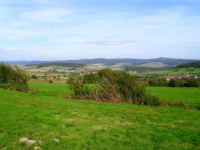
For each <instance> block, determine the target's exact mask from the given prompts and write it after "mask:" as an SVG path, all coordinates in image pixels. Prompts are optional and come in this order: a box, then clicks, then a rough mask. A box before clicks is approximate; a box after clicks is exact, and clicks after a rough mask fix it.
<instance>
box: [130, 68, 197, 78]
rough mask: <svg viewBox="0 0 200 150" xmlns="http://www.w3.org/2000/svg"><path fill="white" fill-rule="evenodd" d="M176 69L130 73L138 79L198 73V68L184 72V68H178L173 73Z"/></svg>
mask: <svg viewBox="0 0 200 150" xmlns="http://www.w3.org/2000/svg"><path fill="white" fill-rule="evenodd" d="M190 69H194V68H190ZM175 70H176V69H165V70H158V71H145V72H139V73H132V74H133V75H137V76H140V77H146V76H152V75H153V74H158V75H159V76H161V77H164V76H166V75H177V74H179V75H181V74H184V75H185V74H189V73H190V72H192V73H200V68H198V69H194V71H186V68H179V71H175Z"/></svg>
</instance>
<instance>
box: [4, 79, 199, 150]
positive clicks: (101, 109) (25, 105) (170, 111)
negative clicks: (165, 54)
mask: <svg viewBox="0 0 200 150" xmlns="http://www.w3.org/2000/svg"><path fill="white" fill-rule="evenodd" d="M29 85H30V87H37V88H38V93H37V94H35V95H33V94H27V93H20V92H11V91H6V90H2V89H0V117H1V119H0V148H1V149H7V150H11V149H16V150H17V149H30V150H32V149H33V147H27V146H26V145H25V144H21V143H19V139H20V138H22V137H27V138H29V139H33V140H36V141H38V140H41V141H42V144H41V145H39V144H38V142H37V144H36V145H35V146H39V147H41V148H42V149H44V150H63V149H147V150H148V149H149V150H153V149H166V150H172V149H191V150H193V149H200V118H199V116H200V111H199V110H195V109H182V108H176V107H153V106H139V105H130V104H108V103H98V102H93V101H90V100H85V101H83V100H69V99H64V98H62V97H61V95H63V94H70V93H72V91H71V90H70V89H69V87H68V85H67V84H57V83H53V84H49V83H35V82H30V83H29ZM147 90H148V91H149V92H150V93H152V94H155V95H158V96H159V97H160V98H161V99H166V100H172V101H181V100H185V101H187V102H188V103H190V104H191V105H197V104H198V102H199V101H200V95H199V93H200V92H199V90H200V89H185V88H160V87H159V88H154V87H147ZM173 91H174V92H173ZM183 93H185V95H184V94H183ZM188 94H189V95H188ZM186 95H188V97H186ZM52 139H59V140H60V143H56V142H55V141H53V140H52Z"/></svg>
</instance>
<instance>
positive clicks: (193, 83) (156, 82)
mask: <svg viewBox="0 0 200 150" xmlns="http://www.w3.org/2000/svg"><path fill="white" fill-rule="evenodd" d="M148 84H149V85H150V86H163V87H167V86H168V87H199V86H200V81H199V79H196V78H189V79H172V80H170V81H169V82H167V80H166V79H165V78H164V79H155V78H152V79H149V81H148Z"/></svg>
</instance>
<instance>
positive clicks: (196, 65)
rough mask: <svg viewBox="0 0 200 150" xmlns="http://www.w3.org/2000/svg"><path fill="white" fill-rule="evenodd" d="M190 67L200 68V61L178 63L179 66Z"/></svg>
mask: <svg viewBox="0 0 200 150" xmlns="http://www.w3.org/2000/svg"><path fill="white" fill-rule="evenodd" d="M189 67H195V68H200V61H196V62H191V63H185V64H180V65H177V68H189Z"/></svg>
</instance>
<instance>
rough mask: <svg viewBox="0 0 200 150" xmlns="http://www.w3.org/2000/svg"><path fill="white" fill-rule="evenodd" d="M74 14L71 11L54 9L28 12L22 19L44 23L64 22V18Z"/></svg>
mask: <svg viewBox="0 0 200 150" xmlns="http://www.w3.org/2000/svg"><path fill="white" fill-rule="evenodd" d="M72 13H73V11H72V10H69V9H61V8H56V9H55V8H53V9H48V10H41V11H34V12H26V13H24V14H23V15H22V17H23V18H26V19H32V20H36V21H42V22H62V21H63V17H65V16H67V15H70V14H72Z"/></svg>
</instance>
